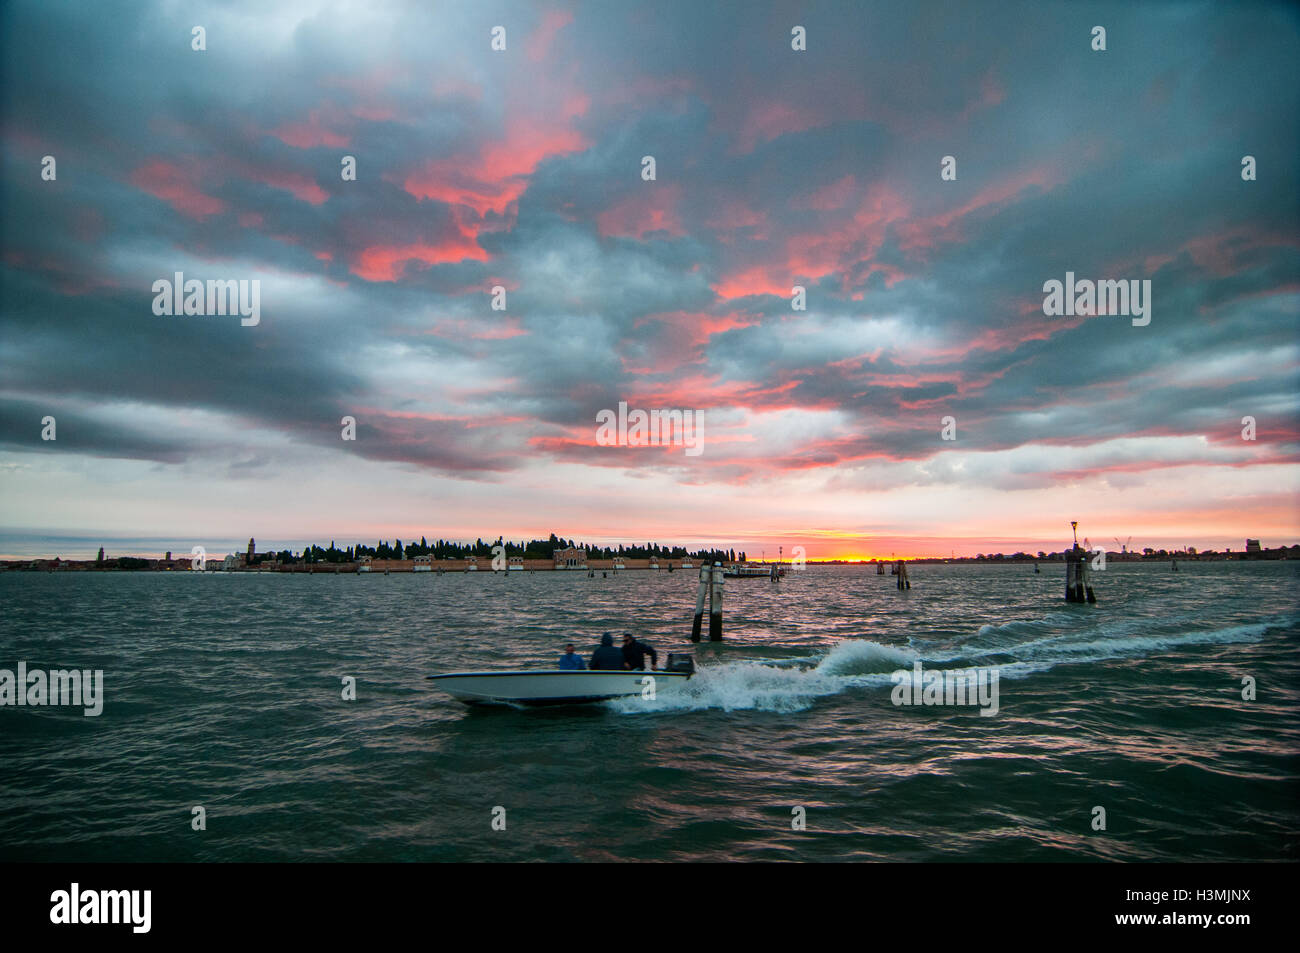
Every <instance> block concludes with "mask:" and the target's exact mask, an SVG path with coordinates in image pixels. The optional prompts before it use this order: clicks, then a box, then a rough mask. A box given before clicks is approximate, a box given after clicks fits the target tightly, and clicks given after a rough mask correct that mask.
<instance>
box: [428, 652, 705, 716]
mask: <svg viewBox="0 0 1300 953" xmlns="http://www.w3.org/2000/svg"><path fill="white" fill-rule="evenodd" d="M668 665H669V666H670V668H666V669H663V670H657V671H656V670H645V671H640V672H635V671H633V672H617V671H590V670H587V671H577V672H575V671H563V670H559V669H556V670H551V671H538V672H526V671H513V672H450V673H448V674H446V675H430V676H428V678H429V680H430V681H432V682H434V683H435V684H436V686H437V687H438V688H441V689H442V690H443V691H444V692H446V693H447V694H448V695H451V696H452V697H453V698H455V699H457V700H459V701H462V702H464V703H465V704H467V705H509V706H512V707H514V706H519V705H527V706H529V707H537V706H542V705H582V704H588V703H591V702H602V701H608V700H610V699H611V698H635V697H637V696H640V695H643V694H644V693H645V692H646V690H647V689H648V688H649V687H650V686H651V685H653V687H654V691H655V694H658V693H659V692H663V691H672V690H674V689H676V688H680V687H681V686H682V685H684V684H686V682H687V681H688V680H689V679H690V677H691V676H692V675H694V674H695V661H694V659H692V658H691V656H689V655H669V656H668ZM651 679H652V680H653V681H650V680H651Z"/></svg>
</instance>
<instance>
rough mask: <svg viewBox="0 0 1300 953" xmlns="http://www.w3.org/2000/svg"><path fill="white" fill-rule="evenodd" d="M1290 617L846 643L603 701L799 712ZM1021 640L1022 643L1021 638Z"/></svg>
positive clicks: (1199, 640)
mask: <svg viewBox="0 0 1300 953" xmlns="http://www.w3.org/2000/svg"><path fill="white" fill-rule="evenodd" d="M1296 621H1297V620H1296V619H1294V618H1284V619H1275V620H1270V621H1268V622H1258V623H1253V624H1247V625H1237V626H1228V627H1226V628H1220V629H1205V630H1193V631H1183V632H1170V633H1167V634H1147V633H1148V630H1149V629H1150V628H1151V627H1152V623H1151V622H1150V621H1149V620H1148V621H1143V620H1130V621H1127V622H1120V623H1113V624H1110V625H1109V626H1104V627H1099V628H1089V629H1087V630H1086V631H1082V632H1081V631H1075V632H1060V631H1059V629H1057V630H1055V633H1054V634H1045V633H1047V632H1052V631H1053V630H1054V628H1055V627H1054V626H1053V624H1052V620H1050V619H1047V620H1041V621H1031V622H1012V623H1007V624H1005V625H1001V626H992V625H985V626H981V627H980V629H979V630H978V631H977V632H976V633H975V634H974V635H973V636H967V637H965V638H959V639H956V640H954V641H952V642H951V643H949V644H947V645H946V646H942V645H938V644H926V645H924V647H923V648H922V647H919V646H921V645H922V643H921V642H920V641H919V640H914V642H913V645H910V646H900V645H882V644H880V643H878V642H873V641H871V640H869V639H865V638H863V639H846V640H844V641H842V642H839V643H836V644H835V645H834V646H832V647H831V649H830V651H828V652H826V653H825V654H822V655H820V656H813V657H809V658H796V659H785V660H782V661H780V662H775V663H774V662H771V661H737V662H722V663H719V664H709V665H701V666H700V667H699V669H698V670H697V672H696V674H695V677H694V678H692V679H691V680H690V681H689V682H687V683H686V684H684V685H682V686H680V687H677V688H675V690H673V691H671V692H664V693H661V694H659V695H658V697H657V698H656V699H654V700H653V701H647V700H645V699H643V698H639V697H638V698H628V699H619V700H616V701H610V702H606V703H605V704H606V705H607V706H608V707H610V708H611V709H613V710H615V711H619V712H626V713H634V712H638V713H646V712H664V711H699V710H705V709H720V710H722V711H742V710H757V711H771V712H795V711H803V710H805V709H807V708H809V707H811V706H812V705H813V704H814V703H815V702H816V701H817V699H819V698H824V697H826V696H829V695H838V694H840V693H841V692H844V691H848V690H850V689H860V688H872V687H890V686H892V685H893V681H892V680H891V678H890V676H891V674H893V673H894V672H896V671H899V670H901V669H910V668H912V666H913V664H914V663H916V662H918V661H919V662H921V663H922V665H924V666H925V667H926V668H932V669H947V670H954V671H961V670H965V669H972V668H980V667H985V668H988V667H996V668H997V669H998V671H999V673H1000V677H1001V678H1004V679H1007V678H1024V677H1027V676H1030V675H1033V674H1034V673H1037V672H1044V671H1047V670H1049V669H1052V668H1054V667H1056V666H1057V665H1061V664H1079V663H1087V662H1097V661H1105V660H1109V659H1120V658H1132V657H1142V656H1147V655H1158V654H1164V653H1167V652H1172V651H1175V650H1177V649H1179V648H1181V647H1184V646H1192V645H1207V644H1215V643H1234V642H1257V641H1259V640H1260V639H1261V638H1263V636H1264V634H1265V632H1267V631H1268V629H1269V628H1270V627H1273V626H1294V625H1295V624H1296ZM1026 637H1027V638H1026Z"/></svg>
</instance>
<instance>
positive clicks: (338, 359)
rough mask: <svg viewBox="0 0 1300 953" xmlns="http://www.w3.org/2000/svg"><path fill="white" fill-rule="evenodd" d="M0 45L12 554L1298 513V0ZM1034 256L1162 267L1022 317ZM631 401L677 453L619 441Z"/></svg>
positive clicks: (47, 19) (1082, 272)
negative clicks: (208, 307)
mask: <svg viewBox="0 0 1300 953" xmlns="http://www.w3.org/2000/svg"><path fill="white" fill-rule="evenodd" d="M1097 26H1101V27H1104V30H1105V49H1104V50H1100V49H1094V48H1093V47H1094V46H1095V45H1096V44H1097V39H1096V33H1095V30H1094V27H1097ZM196 27H202V43H201V44H200V43H199V40H198V39H197V38H196V36H195V28H196ZM496 27H502V28H504V31H503V32H502V31H495V34H494V28H496ZM796 27H802V28H803V31H802V33H799V31H796V30H795V28H796ZM494 35H495V36H496V38H497V40H498V43H497V45H501V43H500V39H501V37H504V47H505V48H504V49H493V40H494ZM0 36H2V39H0V44H3V50H2V54H3V56H2V62H0V79H2V80H3V83H2V90H0V103H2V106H0V109H2V115H3V130H2V137H0V162H2V169H0V220H2V224H0V245H2V248H0V251H2V254H0V555H61V556H64V557H65V558H66V557H72V558H76V557H84V556H87V555H90V554H93V552H94V551H95V549H97V547H98V545H100V544H101V543H103V544H106V545H107V548H108V549H109V550H110V552H112V551H116V552H119V553H127V552H153V553H160V552H161V551H162V550H163V549H171V550H174V551H177V552H187V551H189V549H190V547H191V546H192V545H205V546H206V547H207V549H208V551H209V552H218V551H221V550H230V549H235V548H238V549H241V550H242V548H243V544H244V542H246V540H247V538H248V537H250V536H255V537H256V538H257V540H258V549H259V550H261V549H264V548H266V549H269V548H277V549H278V548H300V547H301V545H302V544H303V543H305V542H317V543H322V544H328V542H329V541H330V540H331V539H333V540H337V541H338V542H339V544H340V545H345V544H348V543H353V542H358V541H364V542H366V543H368V544H371V545H373V543H374V542H375V541H376V540H378V539H385V540H391V539H392V538H394V537H400V538H402V539H403V540H407V541H410V540H411V539H412V538H414V539H418V538H419V537H420V536H421V535H424V536H427V537H429V538H430V539H433V538H438V537H440V538H448V539H469V540H473V539H474V538H477V537H482V538H484V539H495V538H496V537H497V536H499V535H503V534H504V536H505V537H506V538H508V539H524V538H532V537H535V536H541V537H544V536H547V535H549V534H550V533H552V532H555V533H558V534H560V535H561V536H566V537H570V538H576V539H578V540H580V541H584V542H589V543H593V544H599V545H606V544H609V543H614V544H617V543H618V542H626V543H637V542H641V543H643V542H645V541H650V540H653V541H656V542H660V543H664V544H677V545H687V546H691V547H696V546H715V545H716V546H720V547H724V548H736V549H738V550H740V549H743V550H746V551H747V552H748V553H749V554H751V555H759V554H760V553H762V554H766V555H767V556H769V557H771V556H774V555H776V552H777V549H778V547H781V549H782V550H783V552H784V554H785V555H786V556H787V557H788V556H789V555H790V554H791V553H792V552H793V551H794V548H795V547H803V548H804V552H805V553H806V556H807V558H809V559H825V558H837V557H842V558H853V557H869V556H874V555H892V554H897V555H899V556H905V555H949V554H950V553H956V554H957V555H963V554H965V555H973V554H975V553H977V552H988V551H1006V552H1011V551H1014V550H1017V549H1027V550H1030V551H1036V550H1039V549H1046V550H1049V551H1050V550H1053V549H1060V548H1062V547H1063V546H1065V545H1068V543H1069V541H1070V527H1069V521H1070V520H1078V521H1079V523H1080V536H1081V537H1083V536H1088V537H1090V538H1091V540H1092V541H1093V542H1102V543H1104V544H1105V545H1107V546H1108V547H1110V548H1112V549H1114V548H1118V547H1117V546H1116V545H1115V543H1114V540H1116V539H1118V540H1119V541H1120V542H1125V541H1127V540H1129V539H1130V538H1131V541H1132V545H1133V546H1134V547H1137V548H1141V547H1144V546H1152V547H1154V548H1173V547H1178V546H1183V545H1188V544H1190V545H1194V546H1198V547H1201V548H1206V547H1213V548H1217V549H1222V548H1225V547H1229V546H1230V547H1232V548H1234V549H1238V550H1240V549H1241V548H1242V547H1243V545H1244V540H1245V538H1246V537H1247V536H1249V537H1252V538H1261V539H1262V540H1263V542H1264V545H1265V546H1276V545H1283V544H1291V543H1295V542H1298V541H1300V505H1298V497H1297V488H1298V487H1300V468H1298V464H1300V455H1298V451H1300V430H1298V425H1300V406H1298V405H1300V398H1298V396H1297V394H1298V390H1297V384H1298V383H1300V381H1298V380H1297V368H1298V365H1300V334H1298V331H1300V228H1298V225H1300V202H1298V201H1297V200H1298V198H1300V196H1298V194H1297V182H1298V181H1300V177H1298V175H1297V173H1298V172H1300V160H1298V159H1297V155H1298V151H1297V147H1298V146H1300V139H1298V138H1297V129H1300V122H1298V121H1297V120H1298V119H1300V115H1298V110H1297V95H1298V90H1300V82H1297V79H1298V78H1300V77H1298V76H1297V69H1298V67H1297V64H1298V63H1300V55H1298V54H1300V14H1298V13H1297V9H1296V8H1295V7H1293V6H1290V5H1286V4H1258V5H1255V4H1232V5H1225V4H1208V3H1178V2H1161V3H1146V4H1131V3H1116V4H1090V3H1068V4H1067V3H1060V4H1057V3H1050V2H1049V3H1031V4H1017V3H997V4H952V3H946V2H945V3H925V2H906V3H870V4H868V3H783V4H769V3H761V2H758V3H752V2H745V3H698V2H655V3H652V4H651V3H632V2H626V3H609V2H592V3H564V2H549V0H541V2H529V3H493V2H482V3H468V2H466V3H433V2H419V3H409V4H406V3H380V4H372V3H343V2H340V3H328V2H325V3H316V2H312V3H307V2H285V3H276V4H265V3H263V2H260V0H258V2H244V0H230V2H209V3H197V4H193V3H186V4H181V3H173V2H140V3H132V4H122V5H118V4H103V5H100V4H94V5H91V4H85V3H73V2H60V0H53V2H14V3H8V4H6V5H4V6H3V7H2V8H0ZM801 41H802V45H803V46H804V47H805V48H804V49H794V48H793V47H794V46H798V45H801ZM195 45H202V46H204V47H205V48H204V49H201V50H200V49H195V48H194V46H195ZM46 156H52V157H53V158H54V177H53V178H52V179H51V178H49V177H47V176H48V173H45V174H43V171H44V170H46V169H47V167H48V164H47V163H46V162H45V157H46ZM349 156H350V157H352V159H353V160H355V178H347V177H345V173H344V166H345V162H346V160H345V157H349ZM1245 156H1251V157H1253V160H1254V161H1253V163H1252V165H1253V171H1254V177H1253V178H1247V177H1244V176H1243V168H1244V167H1243V157H1245ZM647 157H649V158H652V159H653V177H650V175H649V172H650V170H649V169H648V164H647V163H646V161H645V160H646V159H647ZM945 157H951V159H952V162H950V163H949V164H948V168H949V175H948V176H947V177H946V178H945V177H944V175H943V172H944V160H945ZM954 169H955V176H954V175H953V174H952V172H953V170H954ZM177 272H180V273H182V274H183V276H184V278H185V279H186V280H191V279H198V280H199V281H203V282H206V281H208V280H222V281H225V280H233V281H248V282H253V281H256V282H258V288H259V289H260V308H259V313H258V321H257V323H256V324H246V323H245V322H244V321H241V319H240V316H239V315H234V316H232V315H229V314H205V315H203V314H181V315H173V314H162V315H160V314H157V313H155V311H156V307H155V299H156V297H158V296H157V295H156V294H155V282H157V281H159V280H160V279H167V280H172V279H173V276H174V275H175V273H177ZM1067 273H1072V274H1073V275H1074V276H1075V277H1076V280H1083V279H1087V280H1092V281H1100V280H1122V281H1126V282H1128V281H1137V282H1139V285H1138V286H1137V287H1138V288H1142V287H1144V285H1143V284H1142V283H1143V282H1146V281H1149V282H1150V285H1149V288H1150V299H1149V303H1150V310H1149V313H1148V317H1149V323H1146V324H1140V323H1135V320H1137V319H1131V318H1130V316H1129V315H1127V314H1122V313H1120V314H1117V313H1104V312H1105V311H1106V309H1098V310H1099V312H1101V313H1094V314H1086V315H1080V314H1048V313H1045V311H1046V310H1050V309H1045V306H1044V301H1045V297H1046V295H1045V283H1047V282H1050V281H1053V280H1056V281H1061V282H1065V281H1066V276H1067ZM796 286H799V287H801V288H803V289H804V294H803V302H802V304H803V305H804V307H803V308H802V309H800V308H797V307H796V305H797V304H799V303H800V302H798V301H797V300H795V299H794V292H793V289H794V288H795V287H796ZM249 287H250V288H251V285H249ZM494 288H499V289H502V290H503V291H504V295H500V294H498V295H496V300H495V302H494V293H493V289H494ZM494 303H496V304H498V305H504V307H503V308H501V307H498V308H494V307H493V305H494ZM1112 310H1113V309H1112ZM620 402H622V403H624V404H625V405H626V407H627V408H628V410H629V411H631V410H643V411H645V412H647V413H649V412H650V411H654V410H659V411H670V410H680V411H688V412H691V414H692V416H693V417H694V418H695V419H698V420H699V421H700V428H699V430H698V432H697V434H696V436H697V437H698V438H699V440H698V452H691V453H688V452H687V449H688V448H687V447H685V446H682V445H681V442H680V440H679V441H677V442H676V443H669V444H667V445H660V446H632V445H628V443H629V441H628V440H622V439H618V438H617V435H616V439H615V440H614V441H613V442H612V443H611V440H610V439H609V435H608V433H607V434H605V435H604V437H602V435H601V434H600V432H599V429H598V425H597V422H598V419H599V418H600V415H601V412H602V411H613V412H615V413H617V411H618V408H619V406H620ZM47 417H53V418H54V431H53V433H52V434H51V433H49V428H48V426H47V425H46V424H45V423H43V421H44V420H45V418H47ZM345 417H350V418H353V419H354V420H355V426H354V428H353V435H354V436H355V439H344V437H345V429H346V428H345V425H344V422H343V421H344V418H345ZM1247 417H1250V418H1253V425H1252V426H1253V428H1254V434H1253V436H1254V439H1245V438H1244V436H1243V432H1244V431H1246V430H1247V426H1246V424H1245V423H1244V420H1243V419H1244V418H1247ZM949 418H950V419H949ZM687 419H690V418H687ZM43 435H45V436H53V438H54V439H43ZM677 435H678V436H679V435H680V433H679V434H677ZM945 437H950V438H952V439H945Z"/></svg>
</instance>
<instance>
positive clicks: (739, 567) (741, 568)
mask: <svg viewBox="0 0 1300 953" xmlns="http://www.w3.org/2000/svg"><path fill="white" fill-rule="evenodd" d="M722 575H723V577H724V578H727V579H771V578H772V576H773V575H776V576H784V575H785V567H784V566H782V565H780V564H779V563H732V564H731V565H730V566H727V567H725V568H724V569H723V570H722Z"/></svg>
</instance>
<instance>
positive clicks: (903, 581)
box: [896, 559, 912, 589]
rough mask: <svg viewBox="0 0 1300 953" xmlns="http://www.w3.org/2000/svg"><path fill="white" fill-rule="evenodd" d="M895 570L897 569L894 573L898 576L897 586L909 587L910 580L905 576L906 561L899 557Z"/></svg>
mask: <svg viewBox="0 0 1300 953" xmlns="http://www.w3.org/2000/svg"><path fill="white" fill-rule="evenodd" d="M896 570H897V572H896V574H897V576H898V588H899V589H911V588H912V582H911V580H909V579H908V578H907V563H905V562H903V561H902V560H901V559H900V560H899V561H898V566H897V567H896Z"/></svg>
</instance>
